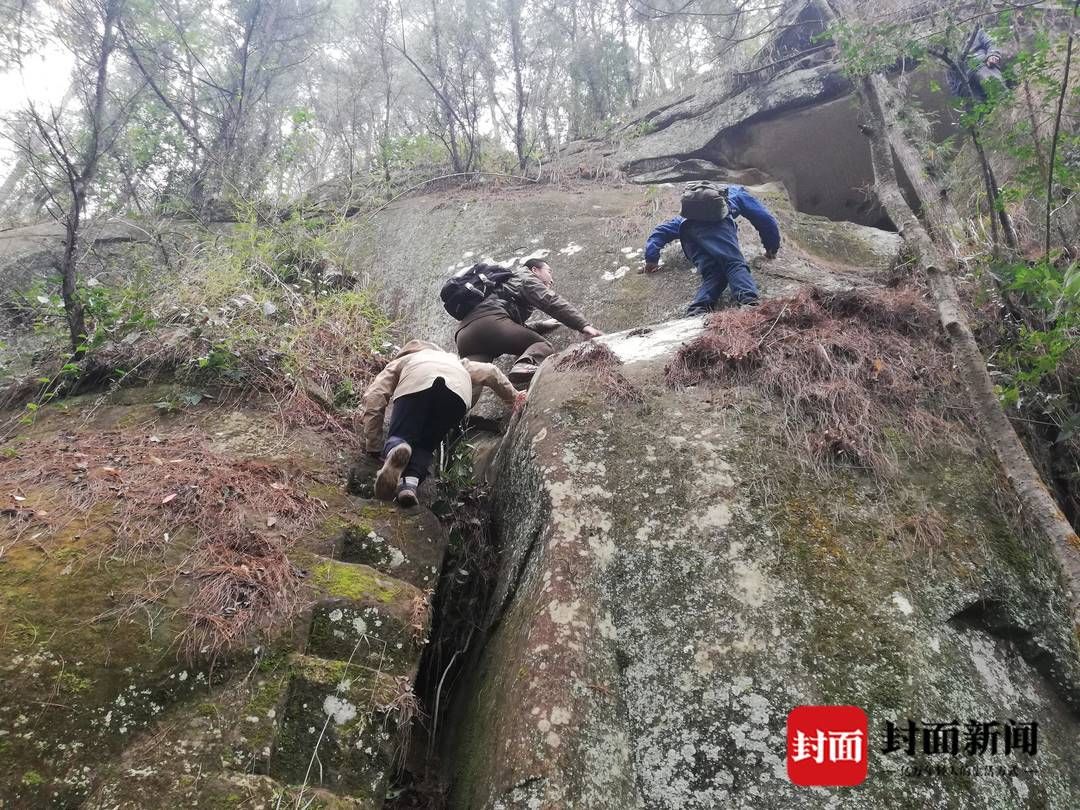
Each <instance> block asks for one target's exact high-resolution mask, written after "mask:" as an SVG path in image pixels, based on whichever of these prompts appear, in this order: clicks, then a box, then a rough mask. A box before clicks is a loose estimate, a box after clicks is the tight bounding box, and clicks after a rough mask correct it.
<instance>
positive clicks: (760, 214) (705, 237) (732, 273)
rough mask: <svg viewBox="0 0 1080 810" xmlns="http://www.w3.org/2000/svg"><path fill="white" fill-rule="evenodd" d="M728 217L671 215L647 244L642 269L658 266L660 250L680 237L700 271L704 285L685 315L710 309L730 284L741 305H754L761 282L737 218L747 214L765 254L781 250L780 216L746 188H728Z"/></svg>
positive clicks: (653, 269)
mask: <svg viewBox="0 0 1080 810" xmlns="http://www.w3.org/2000/svg"><path fill="white" fill-rule="evenodd" d="M727 191H728V195H727V199H728V216H727V217H726V218H724V219H723V220H721V221H719V222H706V221H704V220H692V219H686V218H685V217H681V216H678V217H672V218H671V219H669V220H668V221H667V222H662V223H661V224H659V225H657V226H656V228H655V229H654V230H653V232H652V234H651V235H650V236H649V240H648V241H647V242H646V243H645V266H644V267H643V268H642V271H641V272H643V273H655V272H656V271H657V270H658V269H659V268H660V250H661V249H662V248H663V247H664V246H665V245H667V244H668V243H669V242H673V241H675V240H676V239H678V240H679V241H680V242H681V243H682V249H683V253H685V254H686V257H687V258H688V259H689V260H690V261H692V262H693V263H694V266H695V267H697V269H698V271H699V272H700V273H701V286H700V287H699V288H698V291H697V295H695V296H694V300H693V301H691V302H690V306H689V307H688V308H687V310H686V314H687V315H700V314H702V313H705V312H708V311H710V310H711V309H712V308H713V307H714V306H716V303H717V302H718V301H719V300H720V296H721V295H722V294H723V292H724V289H725V288H726V287H727V286H728V285H729V284H730V285H731V297H732V298H733V299H734V300H735V302H736V303H737V304H739V305H741V306H756V305H757V303H758V290H757V285H756V284H755V283H754V279H753V277H752V276H751V275H750V267H749V266H748V265H747V263H746V258H745V257H744V256H743V254H742V250H740V249H739V226H738V225H737V224H736V223H735V219H736V218H737V217H739V216H744V217H746V219H747V220H749V222H750V224H751V225H753V226H754V228H756V229H757V232H758V235H760V236H761V244H762V245H763V246H764V247H765V258H766V259H775V258H776V252H777V251H778V250H779V249H780V227H779V226H778V225H777V224H776V218H775V217H773V215H772V214H770V213H769V210H768V209H767V208H766V207H765V206H764V205H762V204H761V202H760V201H758V200H757V199H756V198H755V197H754V196H753V195H751V194H750V192H749V191H747V190H746V189H745V188H744V187H743V186H728V189H727Z"/></svg>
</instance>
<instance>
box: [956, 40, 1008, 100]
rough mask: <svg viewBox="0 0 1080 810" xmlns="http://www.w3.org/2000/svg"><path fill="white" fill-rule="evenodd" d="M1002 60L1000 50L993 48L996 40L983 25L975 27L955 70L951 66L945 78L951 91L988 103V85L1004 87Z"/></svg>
mask: <svg viewBox="0 0 1080 810" xmlns="http://www.w3.org/2000/svg"><path fill="white" fill-rule="evenodd" d="M1001 59H1002V57H1001V51H999V50H998V49H997V46H995V45H994V40H992V39H991V38H990V35H989V34H988V33H986V31H985V30H983V28H982V26H976V27H975V29H974V30H973V31H972V32H971V36H969V37H968V41H967V45H966V46H965V47H964V50H963V52H961V54H960V58H959V59H957V60H956V67H950V68H949V69H948V71H947V73H946V75H945V78H946V79H947V80H948V82H949V89H950V90H952V91H953V94H955V95H957V96H960V97H961V98H972V97H973V98H975V99H976V100H977V101H986V87H987V83H988V82H995V81H996V82H998V83H999V84H1004V78H1003V77H1002V75H1001Z"/></svg>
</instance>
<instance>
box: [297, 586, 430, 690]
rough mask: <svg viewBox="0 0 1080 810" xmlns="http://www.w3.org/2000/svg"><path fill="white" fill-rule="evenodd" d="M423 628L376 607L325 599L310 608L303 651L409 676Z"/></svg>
mask: <svg viewBox="0 0 1080 810" xmlns="http://www.w3.org/2000/svg"><path fill="white" fill-rule="evenodd" d="M425 629H426V628H424V627H422V626H421V627H416V628H414V627H412V626H410V625H409V624H408V623H406V622H404V621H402V620H401V619H399V618H397V617H395V616H393V615H392V614H390V613H387V612H385V611H381V610H379V609H378V608H376V607H363V606H360V605H356V604H355V603H352V602H348V601H346V600H334V601H328V602H323V603H321V604H319V605H317V606H316V607H315V609H314V616H313V618H312V622H311V631H310V635H309V636H308V642H307V648H306V651H307V653H308V654H309V655H315V656H319V657H322V658H333V659H337V660H339V661H354V662H356V663H358V664H362V665H364V666H367V667H370V668H372V669H375V670H377V671H379V672H384V673H387V674H390V675H395V676H406V677H409V678H412V676H413V675H414V674H415V672H416V668H417V666H418V664H419V661H420V652H421V649H422V646H421V643H420V641H421V637H420V634H422V633H423V632H424V630H425Z"/></svg>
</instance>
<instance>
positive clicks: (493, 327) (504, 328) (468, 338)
mask: <svg viewBox="0 0 1080 810" xmlns="http://www.w3.org/2000/svg"><path fill="white" fill-rule="evenodd" d="M554 283H555V282H554V279H553V277H552V275H551V268H550V267H548V265H547V262H545V261H543V260H542V259H529V260H528V261H526V262H525V267H524V269H522V270H518V271H516V272H515V273H514V275H513V277H512V278H510V279H508V280H506V281H504V282H503V283H502V284H501V285H500V287H499V288H498V289H497V290H495V292H493V293H491V294H490V295H488V296H487V298H485V299H484V300H483V301H481V302H480V303H479V304H477V305H476V307H475V308H474V309H473V310H472V311H471V312H470V313H469V314H468V315H466V316H465V317H464V318H463V319H462V321H461V325H460V326H459V327H458V330H457V333H456V334H455V335H454V340H455V341H456V343H457V350H458V354H460V355H461V356H462V357H466V358H468V359H469V360H475V361H478V362H481V363H490V362H491V361H492V360H494V359H495V358H496V357H499V356H500V355H504V354H512V355H515V356H516V357H517V361H516V362H515V363H514V366H513V367H512V368H511V369H510V374H509V377H510V381H511V382H513V383H517V384H522V383H527V382H528V381H529V380H531V379H532V376H533V374H535V373H536V369H537V368H538V367H539V365H540V364H541V363H542V362H543V361H544V358H545V357H547V356H548V355H549V354H551V353H552V352H553V351H555V349H554V347H552V345H551V344H550V343H549V342H548V340H547V338H545V337H544V336H543V335H541V334H540V333H539V332H538V331H536V330H537V329H550V328H557V327H558V325H559V324H560V323H561V324H563V325H564V326H568V327H570V328H571V329H573V330H574V331H576V332H580V333H581V334H582V335H584V336H585V337H586V338H594V337H599V336H600V335H602V334H603V333H602V332H601V331H600V330H599V329H595V328H593V327H592V326H590V325H589V322H588V321H587V320H586V319H585V316H584V315H582V314H581V312H579V311H578V309H577V307H575V306H574V305H573V304H571V303H570V302H569V301H567V300H566V299H565V298H563V297H562V296H561V295H559V294H558V293H557V292H555V291H554V290H553V289H552V286H553V285H554ZM534 309H538V310H540V311H541V312H543V313H545V314H547V315H550V316H551V317H552V318H554V319H555V322H554V324H552V323H551V322H550V321H543V322H540V323H534V324H529V325H528V326H526V324H525V322H526V321H527V320H529V316H530V315H532V313H533V310H534Z"/></svg>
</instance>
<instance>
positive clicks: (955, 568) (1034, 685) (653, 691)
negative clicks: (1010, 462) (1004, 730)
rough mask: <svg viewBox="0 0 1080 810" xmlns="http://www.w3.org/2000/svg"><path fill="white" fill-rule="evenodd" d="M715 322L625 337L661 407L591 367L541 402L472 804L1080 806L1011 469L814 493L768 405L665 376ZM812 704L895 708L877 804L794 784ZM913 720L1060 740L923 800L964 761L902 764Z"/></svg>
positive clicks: (1050, 626) (627, 354) (942, 463)
mask: <svg viewBox="0 0 1080 810" xmlns="http://www.w3.org/2000/svg"><path fill="white" fill-rule="evenodd" d="M701 328H702V327H701V324H700V322H699V321H697V320H681V321H673V322H669V323H666V324H662V325H660V326H657V327H654V328H651V329H649V330H635V331H632V332H629V333H622V334H619V335H613V336H611V337H609V338H606V339H605V342H606V343H607V344H608V345H609V346H610V347H611V348H612V349H613V350H614V352H615V353H616V354H617V355H618V356H619V357H620V358H621V359H622V361H623V365H622V366H621V368H620V371H621V373H622V374H623V375H624V376H625V377H626V378H627V379H628V380H629V381H630V382H631V383H632V384H633V385H634V386H636V388H637V390H638V391H639V392H640V394H641V400H642V401H641V403H640V404H621V405H620V404H613V402H612V401H611V399H610V397H608V396H607V395H606V394H605V391H604V390H603V387H602V385H601V384H599V383H598V382H597V376H596V375H595V374H592V373H590V372H589V371H588V370H581V371H572V372H560V371H558V370H557V364H554V363H552V364H548V365H545V367H544V369H543V370H542V372H541V374H540V376H539V377H538V378H537V380H536V381H535V382H534V384H533V386H532V389H531V395H530V400H529V405H528V408H527V410H526V412H525V414H524V416H523V417H522V418H521V419H520V420H519V421H517V422H516V423H515V424H514V425H513V426H512V428H511V431H510V433H509V435H508V437H507V441H506V444H505V445H504V447H503V449H502V452H501V455H500V458H499V460H498V464H499V467H498V473H497V479H498V481H499V485H500V486H499V489H498V491H497V494H496V502H495V521H496V529H497V532H498V535H499V537H500V540H501V543H502V549H503V553H504V560H503V567H502V570H501V572H500V575H499V580H498V585H497V589H496V598H495V600H494V604H493V606H492V612H491V615H490V616H489V617H488V629H489V634H490V635H489V638H488V641H487V644H486V646H485V647H484V649H483V651H482V652H481V653H480V655H479V656H478V658H477V660H476V662H475V666H474V671H473V675H472V681H471V684H470V688H469V690H468V697H467V701H466V704H465V706H466V708H465V709H464V710H463V711H462V713H461V714H462V716H461V717H460V718H459V720H458V723H459V725H458V731H459V734H458V742H457V744H456V750H457V751H458V752H459V763H458V769H457V776H458V782H457V784H456V788H455V793H454V796H453V799H454V802H453V805H454V806H455V807H468V808H528V807H580V808H587V807H594V808H614V807H624V808H625V807H640V808H672V809H673V810H674V808H682V809H690V808H717V807H730V808H751V807H784V808H808V809H809V808H820V807H836V808H866V810H870V809H871V808H873V809H874V810H879V809H880V808H905V807H911V806H942V807H944V806H948V807H957V808H998V807H1047V808H1061V809H1062V810H1064V808H1069V807H1075V806H1076V805H1077V803H1078V801H1080V776H1078V774H1080V759H1078V757H1080V753H1078V749H1077V746H1076V742H1077V740H1078V739H1080V719H1078V716H1077V713H1076V709H1077V702H1076V699H1077V695H1078V694H1080V677H1078V673H1080V668H1078V667H1077V663H1076V642H1075V639H1074V638H1073V637H1072V633H1071V625H1070V622H1069V621H1068V619H1067V618H1066V617H1065V615H1064V614H1063V613H1062V612H1061V611H1062V607H1061V606H1062V604H1063V603H1062V601H1061V593H1060V591H1059V590H1058V587H1057V586H1056V584H1055V582H1056V578H1055V575H1054V567H1053V562H1052V560H1051V559H1050V555H1048V554H1047V553H1045V551H1044V550H1043V549H1041V548H1040V547H1039V546H1038V545H1037V543H1036V541H1035V540H1034V539H1032V538H1030V537H1028V536H1026V535H1025V534H1023V533H1022V532H1019V531H1018V530H1017V529H1016V527H1015V526H1012V525H1010V524H1009V523H1008V522H1006V520H1005V518H1004V517H1002V511H1001V508H1000V505H999V501H998V500H997V499H998V497H999V493H1000V487H1001V482H1000V481H998V480H997V478H996V474H995V472H994V468H993V465H992V463H991V461H990V460H989V459H987V458H985V457H983V456H981V455H980V454H978V453H977V452H976V451H975V450H974V449H973V448H974V446H975V444H974V443H973V442H972V443H970V444H963V443H962V444H961V446H960V447H953V448H949V447H946V446H945V445H944V444H943V445H942V446H941V447H940V448H936V449H934V450H933V451H932V452H931V453H930V454H929V455H927V456H924V457H922V458H920V459H915V458H908V457H905V456H904V451H903V448H904V441H905V440H904V437H903V436H897V446H898V452H899V453H900V455H901V457H902V458H903V459H904V461H903V463H902V464H901V466H900V469H899V471H898V473H897V474H896V475H895V476H894V477H893V478H891V479H890V480H888V481H881V480H874V479H872V478H870V477H869V476H868V475H867V474H866V473H865V472H861V471H859V470H851V469H846V470H845V469H836V470H832V471H830V472H828V473H826V474H822V473H820V472H817V473H815V472H812V471H810V470H809V469H808V468H807V467H805V466H804V465H802V464H800V462H799V460H798V458H797V456H796V455H795V454H793V453H792V450H791V448H790V446H788V445H787V444H786V443H785V440H784V439H783V426H782V425H781V424H778V423H777V421H776V418H775V414H776V409H775V408H774V407H773V406H772V405H771V403H770V402H768V401H766V400H763V399H761V398H760V397H759V396H758V395H756V394H755V393H753V392H752V391H749V390H746V389H740V388H688V389H672V388H671V387H669V386H668V385H667V384H666V383H665V382H664V380H663V370H664V367H665V365H666V364H667V363H668V362H670V360H671V358H672V356H673V354H674V352H675V351H676V350H677V349H678V347H679V346H680V345H681V344H682V343H684V342H685V341H686V340H689V339H691V338H692V337H694V336H695V335H696V334H697V333H698V332H699V331H700V330H701ZM957 430H958V431H961V432H962V431H963V430H964V429H963V428H962V427H959V426H958V427H957ZM928 512H934V513H937V514H941V515H947V516H948V520H947V523H948V525H947V528H946V529H945V535H944V537H942V538H939V540H938V541H937V542H931V541H927V540H926V539H925V538H923V539H914V538H912V537H911V536H909V535H908V534H907V530H906V529H905V528H904V527H909V526H911V525H912V521H914V520H917V519H918V518H919V516H921V515H924V514H926V513H928ZM1049 660H1053V661H1056V662H1057V664H1056V665H1054V666H1051V665H1048V663H1047V662H1048V661H1049ZM804 704H810V705H814V704H853V705H856V706H860V707H862V708H863V709H864V710H865V711H866V712H867V714H868V716H869V722H870V727H869V746H870V748H871V752H870V774H869V778H868V779H867V781H866V782H865V783H864V784H863V785H861V786H859V787H855V788H851V789H845V790H829V791H823V790H820V789H817V790H815V789H806V788H798V787H795V786H794V785H793V784H792V783H791V782H790V781H789V780H788V777H787V775H786V771H785V724H786V719H787V714H788V712H789V711H790V710H791V709H792V708H793V707H795V706H798V705H804ZM909 719H913V720H915V721H916V722H919V723H924V722H940V723H944V724H949V723H951V722H953V721H954V720H957V721H958V722H959V734H960V740H961V746H962V745H963V740H964V737H963V733H964V727H965V724H966V723H967V722H968V720H981V721H999V722H1001V723H1004V722H1006V721H1009V720H1016V721H1019V722H1030V721H1037V722H1038V724H1039V731H1038V734H1039V748H1038V753H1037V755H1036V756H1029V755H1026V754H1016V753H1014V754H1012V755H1010V756H1009V757H1004V756H1003V755H1000V753H999V755H998V756H996V757H992V756H985V757H978V756H975V757H967V756H964V755H963V754H962V753H961V756H960V757H958V758H952V757H950V756H945V757H944V764H945V765H946V766H949V765H953V764H955V765H957V767H960V766H970V765H980V764H995V765H1004V766H1009V765H1014V764H1015V765H1017V766H1019V767H1018V770H1016V771H1015V772H1011V773H1009V774H1008V775H998V774H992V775H987V774H981V775H970V774H969V775H960V776H955V775H952V776H950V775H944V776H942V775H931V776H925V777H918V778H912V777H909V776H906V775H904V774H903V773H902V772H901V769H902V768H903V767H904V766H906V765H911V764H913V763H914V764H917V765H921V766H926V765H931V766H933V765H938V764H942V758H941V757H924V756H922V755H921V754H920V755H919V756H918V757H915V758H909V757H907V755H906V754H905V753H904V752H903V751H900V752H894V753H890V754H884V753H882V750H883V748H884V747H885V745H886V740H887V736H886V724H887V722H893V723H895V724H896V726H897V727H898V728H900V729H901V730H902V731H906V729H907V722H908V720H909ZM898 739H899V738H898ZM916 745H917V746H920V750H921V744H920V743H919V742H918V740H917V741H916Z"/></svg>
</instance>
